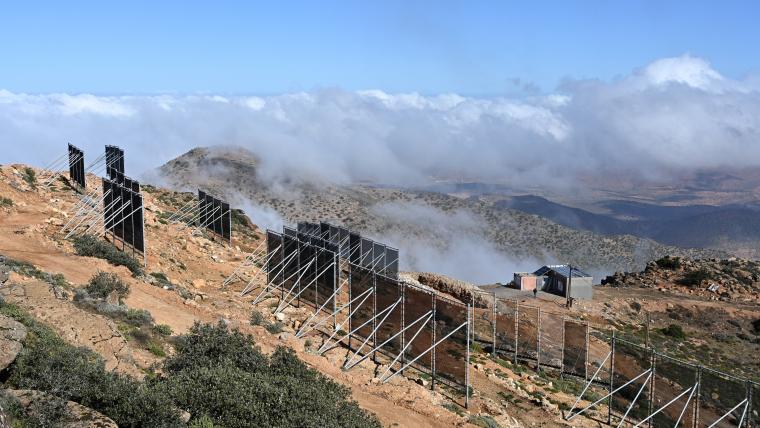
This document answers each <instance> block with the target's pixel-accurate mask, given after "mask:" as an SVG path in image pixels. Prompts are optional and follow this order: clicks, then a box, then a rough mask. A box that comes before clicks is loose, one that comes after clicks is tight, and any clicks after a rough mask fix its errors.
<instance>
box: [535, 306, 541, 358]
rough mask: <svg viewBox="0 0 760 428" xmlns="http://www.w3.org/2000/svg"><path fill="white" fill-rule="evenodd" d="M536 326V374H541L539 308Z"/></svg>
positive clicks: (539, 309)
mask: <svg viewBox="0 0 760 428" xmlns="http://www.w3.org/2000/svg"><path fill="white" fill-rule="evenodd" d="M536 326H537V328H536V373H541V308H538V321H537V322H536Z"/></svg>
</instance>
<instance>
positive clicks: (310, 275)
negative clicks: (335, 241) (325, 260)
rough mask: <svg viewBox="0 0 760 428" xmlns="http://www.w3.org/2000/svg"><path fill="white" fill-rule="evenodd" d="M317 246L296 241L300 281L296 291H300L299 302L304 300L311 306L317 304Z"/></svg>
mask: <svg viewBox="0 0 760 428" xmlns="http://www.w3.org/2000/svg"><path fill="white" fill-rule="evenodd" d="M318 250H319V248H318V247H316V246H314V245H311V244H310V243H308V241H306V242H304V241H300V242H299V243H298V266H299V269H300V272H301V273H300V275H299V276H300V277H301V281H300V282H299V284H298V292H299V293H301V294H300V296H299V297H298V298H299V302H306V303H307V304H309V305H311V306H316V305H317V263H318V261H317V251H318Z"/></svg>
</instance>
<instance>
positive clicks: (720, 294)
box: [602, 256, 760, 302]
mask: <svg viewBox="0 0 760 428" xmlns="http://www.w3.org/2000/svg"><path fill="white" fill-rule="evenodd" d="M602 284H603V285H608V286H610V287H643V288H657V289H661V290H668V291H674V292H679V293H684V294H693V295H697V296H704V297H708V298H711V299H716V300H724V301H728V300H735V301H746V302H760V262H757V261H753V260H745V259H737V258H735V257H731V258H728V259H724V260H719V259H701V260H691V259H685V258H680V257H670V256H668V257H663V258H661V259H658V260H656V261H652V262H649V263H647V265H646V268H645V269H644V270H643V271H641V272H630V273H628V272H626V273H623V272H616V273H615V274H614V275H611V276H608V277H607V278H606V279H604V280H602Z"/></svg>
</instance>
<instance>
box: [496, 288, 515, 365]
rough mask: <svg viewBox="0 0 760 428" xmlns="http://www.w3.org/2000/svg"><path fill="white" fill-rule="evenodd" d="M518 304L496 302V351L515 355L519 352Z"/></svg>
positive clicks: (504, 301) (509, 301) (505, 301)
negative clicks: (517, 332) (517, 331)
mask: <svg viewBox="0 0 760 428" xmlns="http://www.w3.org/2000/svg"><path fill="white" fill-rule="evenodd" d="M516 321H517V302H515V301H513V300H500V299H497V300H496V350H497V351H502V352H510V353H514V352H515V351H516V350H517V334H516V325H517V323H516Z"/></svg>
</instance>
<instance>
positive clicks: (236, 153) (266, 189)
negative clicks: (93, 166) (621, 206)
mask: <svg viewBox="0 0 760 428" xmlns="http://www.w3.org/2000/svg"><path fill="white" fill-rule="evenodd" d="M258 165H259V160H258V159H257V158H256V157H255V156H254V155H253V154H251V153H250V152H246V151H245V150H243V149H239V148H213V149H206V148H196V149H193V150H191V151H189V152H187V153H185V154H184V155H182V156H180V157H178V158H176V159H174V160H172V161H170V162H168V163H166V164H165V165H164V166H162V167H161V168H160V170H159V173H160V175H161V176H163V178H164V179H165V180H166V181H167V184H168V185H170V186H173V187H175V188H182V189H193V188H195V187H203V188H208V189H210V190H213V191H215V192H218V193H220V194H222V195H224V196H225V197H227V198H229V199H230V200H232V201H233V202H235V201H238V203H243V201H245V199H249V200H250V201H252V202H253V204H255V205H258V206H261V207H266V208H271V209H273V210H274V211H276V212H277V213H278V214H279V215H280V216H282V218H284V219H285V221H288V222H294V221H297V220H311V221H318V220H332V221H335V222H336V223H339V224H342V225H345V226H348V227H350V228H356V229H359V230H362V231H363V232H365V233H367V234H369V235H370V236H373V237H376V238H378V239H382V240H384V241H386V242H389V243H390V244H391V245H396V246H398V247H400V248H402V249H404V250H405V251H402V255H406V256H407V257H408V258H407V259H406V260H402V263H404V262H405V263H406V266H404V268H406V269H409V270H434V269H431V267H430V266H427V265H425V263H424V255H419V254H416V253H422V252H425V249H426V248H427V247H433V248H438V249H439V251H442V252H443V253H444V254H446V252H447V251H453V252H454V254H456V255H457V256H458V255H459V253H457V252H456V249H453V250H452V246H453V245H455V244H457V245H460V246H463V247H467V249H465V250H462V251H461V252H462V253H466V254H468V255H472V254H473V253H475V252H478V251H482V252H483V256H482V257H480V256H479V255H478V257H477V258H479V259H484V258H491V259H494V260H495V262H494V263H499V264H501V265H503V266H504V269H503V273H501V272H499V275H503V276H504V277H509V276H511V274H512V272H510V271H509V270H508V267H511V266H508V264H511V265H514V264H518V265H524V266H525V267H526V268H528V267H530V266H533V265H535V264H538V263H543V262H569V263H574V264H577V265H579V266H583V267H584V269H586V270H589V271H592V272H597V273H599V272H607V273H609V272H612V271H614V270H634V269H641V268H643V267H644V266H645V264H646V262H647V261H648V260H652V259H657V258H659V257H663V256H664V255H666V254H673V255H678V256H685V257H692V258H706V257H722V256H726V255H725V254H723V253H720V252H717V251H709V250H697V249H682V248H677V247H672V246H666V245H661V244H659V243H657V242H655V241H652V240H649V239H642V238H637V237H634V236H629V235H619V236H602V235H599V234H595V233H592V232H588V231H581V230H575V229H572V228H569V227H565V226H562V225H559V224H557V223H554V222H551V221H549V220H547V219H545V218H542V217H540V216H537V215H532V214H527V213H525V212H522V211H519V210H515V209H511V208H508V207H504V206H499V205H497V204H495V203H494V202H493V201H490V200H488V198H479V197H472V198H458V197H454V196H450V195H447V194H443V193H435V192H423V191H415V190H409V189H399V188H389V187H382V186H368V185H351V186H336V185H330V184H320V183H314V182H309V181H308V180H304V179H301V180H296V179H293V180H291V181H290V182H287V183H283V182H281V181H278V183H277V184H276V185H271V184H269V183H267V181H266V180H263V179H260V178H258V177H257V167H258ZM249 214H251V213H249ZM254 216H255V214H254ZM260 220H261V219H254V221H260ZM470 247H471V248H470ZM417 249H418V250H417ZM473 257H474V256H473ZM438 258H439V259H440V258H444V257H438ZM451 258H452V259H454V260H452V261H451V263H449V264H453V263H455V260H456V258H457V257H451ZM474 258H475V257H474ZM510 261H511V262H512V263H509V262H510ZM433 267H434V268H437V271H439V272H441V273H446V274H449V275H455V276H458V275H456V274H457V272H455V271H446V270H445V267H444V268H441V267H439V266H433ZM463 279H466V280H469V281H474V282H477V281H478V279H477V278H466V277H464V278H463ZM494 280H495V279H491V281H494Z"/></svg>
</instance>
